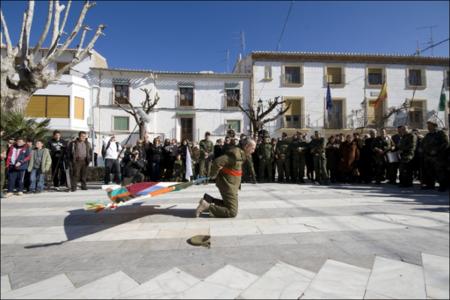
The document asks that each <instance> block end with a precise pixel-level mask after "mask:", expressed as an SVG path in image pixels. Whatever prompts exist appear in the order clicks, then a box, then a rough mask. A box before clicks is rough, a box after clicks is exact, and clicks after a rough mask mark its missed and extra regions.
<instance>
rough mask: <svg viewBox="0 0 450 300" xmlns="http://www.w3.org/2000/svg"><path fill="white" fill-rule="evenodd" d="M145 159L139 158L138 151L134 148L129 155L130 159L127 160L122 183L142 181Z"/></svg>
mask: <svg viewBox="0 0 450 300" xmlns="http://www.w3.org/2000/svg"><path fill="white" fill-rule="evenodd" d="M144 168H145V161H144V160H143V159H141V157H140V154H139V151H137V150H134V151H133V152H132V153H131V155H130V161H128V162H127V164H126V165H125V168H124V173H123V176H124V177H123V184H124V185H128V184H130V183H136V182H143V181H144V179H145V175H144Z"/></svg>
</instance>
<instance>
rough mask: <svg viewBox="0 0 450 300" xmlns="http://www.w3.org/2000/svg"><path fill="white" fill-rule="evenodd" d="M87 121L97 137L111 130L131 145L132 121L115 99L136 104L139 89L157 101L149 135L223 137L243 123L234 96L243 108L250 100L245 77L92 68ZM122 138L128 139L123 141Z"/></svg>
mask: <svg viewBox="0 0 450 300" xmlns="http://www.w3.org/2000/svg"><path fill="white" fill-rule="evenodd" d="M90 75H91V79H90V83H91V86H92V87H93V89H94V90H95V91H94V93H93V95H94V96H93V97H94V103H93V104H94V105H93V120H94V129H95V132H96V134H97V135H99V136H100V137H101V138H103V137H104V136H106V135H111V134H114V135H115V136H116V137H117V139H118V140H119V141H122V142H124V143H126V144H134V143H135V142H136V140H137V139H138V134H139V129H138V128H137V127H136V122H135V119H134V118H133V117H132V116H131V115H130V114H128V113H127V112H125V111H124V110H123V109H122V108H120V107H119V106H118V105H117V104H116V103H117V102H118V103H121V104H125V103H126V101H127V100H129V101H130V102H131V103H132V104H133V106H135V107H140V106H141V103H142V102H143V101H144V99H145V92H144V91H142V89H148V90H150V91H151V92H150V95H151V98H152V99H155V97H156V96H158V97H159V102H158V104H157V105H156V106H155V107H154V109H153V111H151V112H150V114H149V119H150V122H149V123H148V125H147V126H148V134H149V135H150V138H154V137H156V136H160V137H161V138H163V139H165V138H170V139H173V138H175V139H177V140H178V141H181V140H183V139H189V140H190V141H199V140H201V139H203V137H204V134H205V132H206V131H209V132H210V133H211V138H212V139H217V138H223V137H224V136H225V134H226V130H227V129H228V128H233V129H234V130H235V131H236V132H237V133H243V132H246V131H247V129H248V126H249V121H248V119H246V118H245V114H244V113H243V112H242V111H241V110H240V109H239V107H238V106H237V105H236V103H235V101H236V99H237V100H238V101H239V102H240V103H241V104H242V105H243V106H247V105H248V103H249V101H250V81H251V80H250V75H248V74H219V73H212V72H196V73H194V72H192V73H190V72H154V71H142V70H127V69H108V68H92V69H91V74H90ZM128 137H130V139H129V140H127V139H128Z"/></svg>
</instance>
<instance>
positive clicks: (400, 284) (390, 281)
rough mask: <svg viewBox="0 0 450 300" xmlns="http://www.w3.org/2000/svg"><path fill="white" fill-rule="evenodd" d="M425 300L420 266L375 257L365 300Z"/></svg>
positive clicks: (422, 274)
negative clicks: (391, 299) (376, 298)
mask: <svg viewBox="0 0 450 300" xmlns="http://www.w3.org/2000/svg"><path fill="white" fill-rule="evenodd" d="M372 295H379V297H380V298H395V299H425V298H426V294H425V281H424V273H423V269H422V267H420V266H417V265H413V264H409V263H405V262H401V261H398V260H393V259H388V258H384V257H379V256H376V257H375V262H374V264H373V268H372V273H371V274H370V277H369V282H368V284H367V291H366V295H365V299H370V297H372Z"/></svg>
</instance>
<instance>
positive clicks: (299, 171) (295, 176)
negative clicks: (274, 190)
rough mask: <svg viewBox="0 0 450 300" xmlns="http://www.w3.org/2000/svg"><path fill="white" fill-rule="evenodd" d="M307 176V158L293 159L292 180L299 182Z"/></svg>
mask: <svg viewBox="0 0 450 300" xmlns="http://www.w3.org/2000/svg"><path fill="white" fill-rule="evenodd" d="M303 177H305V158H304V157H303V158H299V159H293V160H292V181H294V182H297V181H299V180H303Z"/></svg>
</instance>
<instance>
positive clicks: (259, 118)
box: [234, 96, 291, 138]
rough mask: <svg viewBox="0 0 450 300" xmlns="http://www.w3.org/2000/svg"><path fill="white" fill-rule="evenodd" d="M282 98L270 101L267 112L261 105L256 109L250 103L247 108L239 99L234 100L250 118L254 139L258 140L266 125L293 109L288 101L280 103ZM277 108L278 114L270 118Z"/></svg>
mask: <svg viewBox="0 0 450 300" xmlns="http://www.w3.org/2000/svg"><path fill="white" fill-rule="evenodd" d="M280 98H281V97H279V96H278V97H275V99H274V100H269V103H268V104H269V106H268V108H267V109H266V110H264V109H263V108H262V106H260V105H258V106H257V107H256V108H255V107H254V106H253V105H252V104H251V103H249V104H248V107H247V108H245V107H244V106H242V104H241V103H240V101H239V99H237V98H235V99H234V100H235V101H236V103H237V105H238V107H239V108H240V110H241V111H243V112H244V113H245V114H246V115H247V117H248V118H249V120H250V124H251V129H250V130H251V132H252V135H253V137H254V138H256V136H257V134H258V132H259V131H260V130H262V129H264V124H266V123H268V122H272V121H275V120H276V119H277V118H278V117H280V116H282V115H284V114H285V113H286V112H287V111H288V110H289V108H290V107H291V104H290V103H287V102H286V100H284V101H283V100H281V101H280ZM260 101H261V100H260ZM285 103H287V105H286V107H284V104H285ZM276 108H278V112H277V113H276V114H275V115H272V116H270V113H271V112H272V111H274V110H275V109H276Z"/></svg>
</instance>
